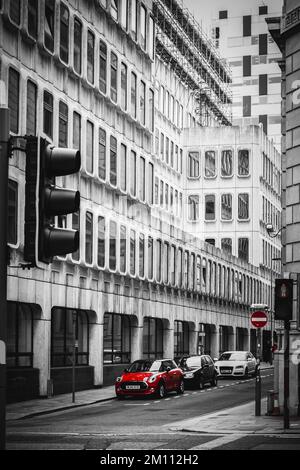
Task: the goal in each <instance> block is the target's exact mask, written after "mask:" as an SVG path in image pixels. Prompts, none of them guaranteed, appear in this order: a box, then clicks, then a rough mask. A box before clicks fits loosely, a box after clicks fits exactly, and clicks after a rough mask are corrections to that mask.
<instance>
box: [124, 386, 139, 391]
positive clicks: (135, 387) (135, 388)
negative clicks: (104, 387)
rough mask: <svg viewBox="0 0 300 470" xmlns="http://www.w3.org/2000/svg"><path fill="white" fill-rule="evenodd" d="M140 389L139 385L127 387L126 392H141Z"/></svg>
mask: <svg viewBox="0 0 300 470" xmlns="http://www.w3.org/2000/svg"><path fill="white" fill-rule="evenodd" d="M140 388H141V387H140V386H139V385H126V390H139V389H140Z"/></svg>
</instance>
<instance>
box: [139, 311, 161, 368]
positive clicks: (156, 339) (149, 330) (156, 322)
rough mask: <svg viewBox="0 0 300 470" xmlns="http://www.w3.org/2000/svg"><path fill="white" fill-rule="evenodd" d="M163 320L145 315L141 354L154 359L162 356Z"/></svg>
mask: <svg viewBox="0 0 300 470" xmlns="http://www.w3.org/2000/svg"><path fill="white" fill-rule="evenodd" d="M163 336H164V328H163V321H162V320H161V319H160V318H150V317H146V318H145V319H144V328H143V356H144V358H149V359H155V358H157V357H163Z"/></svg>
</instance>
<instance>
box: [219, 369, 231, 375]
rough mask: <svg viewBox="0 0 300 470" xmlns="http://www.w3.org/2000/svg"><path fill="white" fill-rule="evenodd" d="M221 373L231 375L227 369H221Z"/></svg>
mask: <svg viewBox="0 0 300 470" xmlns="http://www.w3.org/2000/svg"><path fill="white" fill-rule="evenodd" d="M221 373H222V374H231V370H229V369H223V370H222V372H221Z"/></svg>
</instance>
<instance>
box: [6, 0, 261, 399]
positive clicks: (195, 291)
mask: <svg viewBox="0 0 300 470" xmlns="http://www.w3.org/2000/svg"><path fill="white" fill-rule="evenodd" d="M174 5H175V6H176V9H175V10H176V11H174V10H173V7H174ZM158 10H159V11H158ZM162 13H163V15H165V16H166V20H167V19H168V18H170V15H171V17H172V16H173V17H174V23H176V22H179V23H178V25H177V33H178V36H176V44H177V46H176V44H170V42H168V38H169V39H170V31H169V26H168V21H166V20H165V19H163V17H162ZM163 21H164V22H165V23H164V24H165V29H164V28H162V22H163ZM189 21H191V20H189ZM183 24H185V22H183ZM155 25H156V26H155ZM192 26H193V24H192V21H191V27H192ZM156 28H157V32H158V37H155V29H156ZM163 35H165V36H166V37H164V39H162V38H163ZM171 36H172V37H174V36H173V34H171ZM180 38H181V39H182V41H183V42H182V41H181V42H180ZM166 44H167V45H168V47H167V46H166ZM182 44H183V45H184V49H183V48H182ZM154 46H156V53H155V47H154ZM163 46H164V47H163ZM174 46H176V47H174ZM0 49H1V62H0V80H1V83H2V88H5V89H6V90H7V104H8V107H9V108H10V114H11V121H10V129H11V135H12V136H16V135H25V134H27V135H40V136H43V137H45V138H46V139H47V140H48V141H49V142H52V143H53V144H54V145H56V146H60V147H72V148H76V149H77V148H78V149H80V151H81V156H82V165H81V170H80V174H79V175H72V176H67V177H61V178H57V181H56V182H57V184H58V185H60V186H61V187H64V186H65V187H68V188H73V189H79V191H80V194H81V206H80V212H79V213H78V214H73V215H68V216H66V217H59V218H58V219H57V220H56V224H57V226H59V227H70V228H74V229H79V230H80V247H79V250H78V252H76V253H72V254H70V255H67V256H66V257H57V258H55V260H54V262H53V263H52V264H51V265H49V266H47V265H45V267H44V269H37V268H35V269H30V270H26V269H22V267H21V266H20V263H23V261H24V260H23V252H24V211H25V157H24V153H22V152H21V151H14V153H13V157H12V158H11V159H10V162H9V221H8V222H9V233H8V237H9V246H10V263H9V266H8V311H9V312H8V340H7V364H8V400H9V401H16V400H21V399H27V398H32V397H34V396H46V395H47V394H48V395H49V394H52V393H54V394H58V393H63V392H66V391H70V390H71V380H72V373H71V369H72V368H71V365H72V354H73V347H74V344H75V340H76V388H77V390H80V389H87V388H90V387H94V386H102V385H103V384H110V383H113V381H114V378H115V377H116V376H117V374H118V373H119V372H120V370H122V369H124V367H125V366H124V365H125V364H128V363H129V362H130V361H132V360H135V359H138V358H141V357H157V356H164V357H175V358H178V357H180V356H182V355H183V354H186V353H196V352H198V351H205V352H207V353H210V354H211V355H212V356H218V355H219V353H220V352H222V351H224V350H226V349H235V348H238V349H241V348H243V349H251V350H252V351H253V352H255V351H256V330H253V329H251V327H250V324H249V311H248V309H249V306H250V305H251V304H252V303H263V302H264V303H266V302H267V298H268V297H269V295H270V275H269V273H268V272H267V271H266V270H264V269H262V268H261V267H260V266H254V265H252V264H250V263H247V262H246V261H245V260H242V259H238V258H237V257H234V256H232V255H230V254H226V253H224V252H222V251H221V250H220V249H219V248H216V247H213V246H211V245H208V244H206V243H204V242H203V241H202V240H201V239H200V237H199V236H197V235H196V234H195V233H193V232H189V231H188V230H187V224H186V221H185V219H184V217H183V214H184V211H185V208H184V204H185V192H186V184H187V183H186V178H185V174H186V170H185V166H186V164H187V163H186V161H185V160H184V147H185V140H184V139H185V134H184V132H183V128H184V127H186V126H189V125H192V126H194V125H195V126H201V125H203V121H202V120H201V119H205V120H209V121H210V122H211V124H214V125H215V126H218V125H220V124H223V125H229V124H230V110H229V111H228V109H229V106H230V97H229V96H227V94H226V89H227V87H228V83H229V81H230V77H229V76H228V74H227V72H226V69H225V68H224V66H223V65H222V63H221V62H219V59H218V56H217V54H216V53H215V52H214V49H211V50H210V49H209V48H208V47H207V43H206V40H205V38H201V36H200V37H199V39H197V43H196V44H195V43H191V42H190V38H189V37H188V36H187V31H185V30H184V27H183V26H180V8H179V6H178V4H177V3H176V2H171V3H170V2H167V1H166V2H155V6H154V5H153V3H152V1H145V2H140V1H138V0H137V1H136V0H131V1H127V2H125V1H122V2H118V1H115V0H107V1H106V0H101V1H100V0H99V1H96V0H95V1H81V2H78V1H76V0H70V1H68V2H67V1H57V0H42V1H34V0H26V1H22V2H21V1H17V0H3V1H2V2H1V3H0ZM184 50H185V51H186V57H189V63H188V64H187V63H185V62H184V60H182V57H180V55H179V54H181V55H183V54H182V52H183V51H184ZM176 51H177V52H178V54H177V52H176ZM171 52H172V54H171ZM173 55H175V59H177V62H176V61H175V62H174V58H173ZM202 56H203V57H202ZM201 64H202V66H201ZM173 68H174V69H176V73H174V72H173ZM206 81H207V82H206ZM205 83H206V84H205ZM209 87H212V88H213V92H210V91H207V90H208V89H209ZM192 92H193V93H192ZM163 103H164V104H163ZM200 108H201V109H200ZM191 123H192V124H191ZM269 336H270V332H269V331H266V334H265V344H266V354H267V353H268V351H269Z"/></svg>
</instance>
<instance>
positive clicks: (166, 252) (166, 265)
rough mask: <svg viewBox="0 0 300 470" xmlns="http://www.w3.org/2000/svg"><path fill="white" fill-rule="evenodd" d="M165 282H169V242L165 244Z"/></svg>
mask: <svg viewBox="0 0 300 470" xmlns="http://www.w3.org/2000/svg"><path fill="white" fill-rule="evenodd" d="M163 282H164V283H165V284H168V282H169V244H168V243H166V242H165V243H164V244H163Z"/></svg>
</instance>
